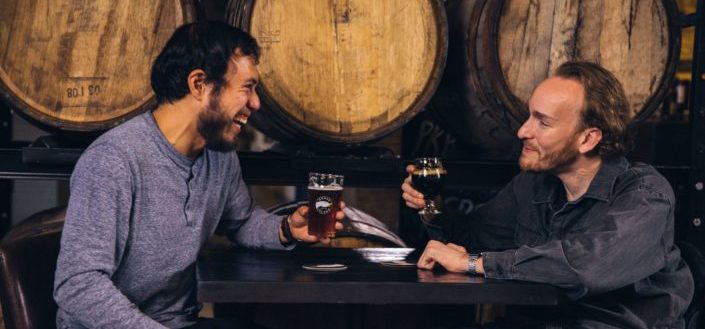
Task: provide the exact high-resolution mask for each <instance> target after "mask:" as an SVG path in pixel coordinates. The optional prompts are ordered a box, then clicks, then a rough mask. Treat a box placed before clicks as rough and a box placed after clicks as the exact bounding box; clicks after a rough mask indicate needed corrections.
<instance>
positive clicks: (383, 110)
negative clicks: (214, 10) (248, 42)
mask: <svg viewBox="0 0 705 329" xmlns="http://www.w3.org/2000/svg"><path fill="white" fill-rule="evenodd" d="M227 14H228V21H229V22H230V23H231V24H233V25H235V26H238V27H241V28H243V29H245V30H248V31H249V32H250V33H251V34H252V35H253V36H254V37H255V38H256V39H257V40H258V42H259V44H260V46H261V47H262V58H261V61H260V64H259V72H260V76H261V79H260V80H261V84H260V87H259V90H258V92H259V95H260V97H261V99H262V109H261V111H260V113H258V114H256V115H254V116H253V117H252V121H253V123H254V125H255V126H256V127H257V128H259V129H260V130H262V131H263V132H264V133H265V134H267V135H269V136H270V137H272V138H274V139H277V140H279V141H280V142H288V143H292V144H302V143H310V142H314V143H315V145H331V146H342V145H358V144H364V143H366V142H370V141H373V140H376V139H379V138H381V137H383V136H385V135H387V134H389V133H391V132H392V131H394V130H395V129H397V128H399V127H400V126H402V125H403V124H404V123H406V122H408V121H409V120H410V119H411V118H412V117H413V116H414V115H416V114H417V113H418V112H419V111H421V109H422V107H423V106H424V105H425V104H426V103H427V102H428V100H429V99H430V97H431V95H432V94H433V92H434V91H435V89H436V86H437V84H438V81H439V80H440V76H441V72H442V69H443V67H444V65H445V57H446V46H447V30H446V28H447V25H446V16H445V11H444V9H443V7H442V5H441V4H440V2H439V1H438V0H430V1H429V0H385V1H379V0H348V1H319V0H257V1H254V0H231V1H230V3H229V4H228V13H227Z"/></svg>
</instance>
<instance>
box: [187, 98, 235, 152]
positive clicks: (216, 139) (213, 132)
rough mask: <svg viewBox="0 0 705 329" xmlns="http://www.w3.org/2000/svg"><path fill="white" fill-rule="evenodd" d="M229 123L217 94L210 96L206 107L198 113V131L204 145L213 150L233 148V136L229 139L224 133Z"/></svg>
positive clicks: (221, 150)
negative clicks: (204, 142)
mask: <svg viewBox="0 0 705 329" xmlns="http://www.w3.org/2000/svg"><path fill="white" fill-rule="evenodd" d="M231 124H233V121H232V120H231V119H230V118H228V117H227V116H226V115H225V113H224V112H223V111H222V110H221V107H220V96H219V95H213V96H211V97H210V100H209V101H208V105H207V106H206V108H205V109H204V110H203V111H201V113H199V114H198V124H197V127H198V133H199V134H201V136H202V137H203V139H205V141H206V147H207V148H209V149H211V150H214V151H218V152H229V151H232V150H234V149H235V145H236V142H235V138H233V139H231V140H229V139H228V138H227V137H226V134H225V132H226V131H227V130H228V127H230V125H231Z"/></svg>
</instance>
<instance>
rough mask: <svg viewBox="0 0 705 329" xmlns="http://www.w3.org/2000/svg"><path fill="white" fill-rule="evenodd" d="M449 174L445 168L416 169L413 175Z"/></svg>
mask: <svg viewBox="0 0 705 329" xmlns="http://www.w3.org/2000/svg"><path fill="white" fill-rule="evenodd" d="M446 174H448V172H447V171H446V170H445V169H444V168H423V169H416V170H414V173H413V174H412V175H434V176H438V175H446Z"/></svg>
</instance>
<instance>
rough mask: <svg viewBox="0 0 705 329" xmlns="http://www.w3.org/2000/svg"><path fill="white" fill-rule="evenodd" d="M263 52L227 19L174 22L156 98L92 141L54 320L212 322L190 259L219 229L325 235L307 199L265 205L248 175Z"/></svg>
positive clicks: (283, 236) (78, 174)
mask: <svg viewBox="0 0 705 329" xmlns="http://www.w3.org/2000/svg"><path fill="white" fill-rule="evenodd" d="M258 60H259V47H258V46H257V42H256V41H255V39H253V38H252V37H251V36H250V35H249V34H247V33H245V32H243V31H241V30H239V29H237V28H234V27H232V26H229V25H228V24H225V23H219V22H198V23H192V24H187V25H184V26H182V27H180V28H178V29H177V30H176V31H175V32H174V34H173V35H172V37H171V38H170V39H169V41H168V42H167V44H166V46H165V48H164V49H163V50H162V52H161V53H160V54H159V56H158V57H157V58H156V60H155V62H154V64H153V66H152V73H151V82H152V88H153V89H154V92H155V95H156V98H157V101H158V106H157V108H156V109H155V110H154V111H152V112H147V113H144V114H142V115H139V116H137V117H135V118H133V119H131V120H129V121H127V122H125V123H124V124H122V125H121V126H118V127H116V128H114V129H112V130H111V131H109V132H107V133H105V134H104V135H102V136H101V137H100V138H98V139H97V140H96V141H95V142H94V143H92V144H91V146H90V147H88V148H87V149H86V151H85V152H84V154H83V155H82V156H81V158H80V160H79V161H78V163H77V165H76V168H75V170H74V172H73V174H72V177H71V196H70V200H69V205H68V209H67V213H66V223H65V225H64V231H63V234H62V237H61V251H60V254H59V258H58V264H57V269H56V277H55V283H54V287H55V288H54V299H55V300H56V302H57V304H58V306H59V311H58V314H57V327H58V328H62V329H64V328H185V327H189V328H215V324H214V323H213V322H212V321H211V322H208V321H204V320H203V321H201V320H199V319H198V318H197V314H198V311H199V309H200V305H199V304H198V303H197V302H196V295H195V292H196V291H195V288H196V273H195V262H196V257H197V255H198V253H199V251H200V249H201V247H202V246H203V245H204V243H205V242H206V241H207V240H208V239H209V237H211V235H213V233H214V232H215V231H216V228H217V229H218V230H220V231H221V232H223V233H225V234H227V235H228V237H230V238H231V239H232V240H233V241H235V242H236V243H237V244H238V245H242V246H246V247H253V248H272V249H274V248H280V249H283V248H292V247H293V245H294V243H296V241H309V242H313V241H317V240H318V238H316V237H314V236H309V235H308V233H307V232H308V226H307V224H308V220H307V218H306V217H307V212H308V208H307V207H305V206H303V207H301V208H299V209H297V211H296V212H295V213H294V214H293V215H292V216H288V217H280V216H274V215H271V214H268V213H267V212H265V211H263V210H262V209H260V208H259V207H256V206H254V203H253V200H252V199H251V198H250V195H249V193H248V191H247V186H246V185H245V183H244V182H243V180H242V174H241V168H240V164H239V162H238V158H237V154H236V153H235V152H234V151H233V149H234V147H235V139H236V137H237V135H238V134H239V133H240V130H241V129H242V126H244V125H245V124H246V123H247V121H248V118H249V117H250V116H251V115H253V114H254V112H256V111H257V110H258V109H259V106H260V100H259V98H258V96H257V93H256V92H255V87H256V86H257V83H258V79H259V75H258V72H257V67H256V64H257V62H258ZM336 215H337V218H338V220H340V219H342V217H343V213H342V212H339V213H337V214H336ZM336 228H337V229H338V230H339V229H341V228H342V224H340V223H336ZM323 242H325V241H323Z"/></svg>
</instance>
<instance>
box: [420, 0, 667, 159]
mask: <svg viewBox="0 0 705 329" xmlns="http://www.w3.org/2000/svg"><path fill="white" fill-rule="evenodd" d="M446 10H447V13H448V25H449V32H448V33H449V45H448V65H447V67H446V70H445V72H444V76H443V78H442V81H441V84H440V86H439V88H438V91H437V93H436V95H435V96H434V97H433V99H432V101H431V105H430V107H432V108H433V112H434V113H435V114H437V116H438V117H439V118H440V121H441V122H442V123H444V124H445V125H446V126H447V128H448V129H449V130H452V131H453V132H454V133H456V135H457V136H458V138H459V139H460V140H461V141H463V142H465V143H466V144H468V145H470V146H474V147H477V148H479V149H482V150H492V149H495V150H496V149H506V147H507V146H508V145H510V143H512V142H514V141H516V136H515V133H516V130H517V129H518V127H519V126H520V125H521V123H522V122H523V121H524V120H525V119H526V118H527V117H528V112H527V110H526V108H525V103H526V102H527V101H528V99H529V98H530V96H531V93H532V91H533V89H534V88H535V87H536V85H537V84H538V83H540V82H541V81H542V80H544V79H545V78H547V77H548V76H549V75H550V74H552V73H553V72H554V71H555V69H556V68H557V67H558V66H559V65H560V64H561V63H563V62H566V61H569V60H584V61H591V62H595V63H599V64H601V65H602V66H604V67H605V68H607V69H608V70H610V71H612V72H613V73H614V74H615V75H616V77H617V78H618V79H619V80H620V81H621V82H622V84H623V85H624V88H625V91H626V94H627V97H628V99H629V102H630V105H631V114H632V119H633V123H638V122H640V121H643V120H644V119H646V118H647V117H649V116H650V115H651V114H652V113H653V112H654V110H656V109H657V108H658V107H659V106H660V104H661V102H662V101H663V99H664V97H665V96H666V94H667V91H668V88H669V86H670V85H671V84H672V82H673V79H674V74H675V70H676V64H677V62H678V56H679V50H680V28H679V27H678V26H677V25H676V15H677V14H678V11H677V8H676V7H675V4H674V2H673V1H671V0H644V1H612V0H591V1H578V0H542V1H525V0H449V1H447V2H446Z"/></svg>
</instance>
